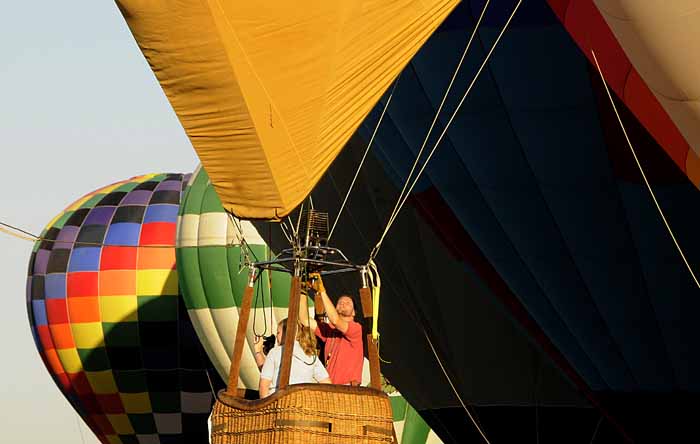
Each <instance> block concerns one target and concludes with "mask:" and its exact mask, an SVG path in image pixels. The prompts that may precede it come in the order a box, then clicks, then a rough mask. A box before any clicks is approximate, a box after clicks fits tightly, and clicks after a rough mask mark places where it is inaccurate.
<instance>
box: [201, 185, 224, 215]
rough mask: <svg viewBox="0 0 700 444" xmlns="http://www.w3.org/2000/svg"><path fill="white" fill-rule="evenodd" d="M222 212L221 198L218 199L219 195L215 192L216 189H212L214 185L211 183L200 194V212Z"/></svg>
mask: <svg viewBox="0 0 700 444" xmlns="http://www.w3.org/2000/svg"><path fill="white" fill-rule="evenodd" d="M223 212H224V206H223V205H222V204H221V199H219V195H218V194H216V190H214V187H213V186H211V185H209V186H207V187H206V188H205V190H204V195H203V196H202V209H201V214H205V213H223Z"/></svg>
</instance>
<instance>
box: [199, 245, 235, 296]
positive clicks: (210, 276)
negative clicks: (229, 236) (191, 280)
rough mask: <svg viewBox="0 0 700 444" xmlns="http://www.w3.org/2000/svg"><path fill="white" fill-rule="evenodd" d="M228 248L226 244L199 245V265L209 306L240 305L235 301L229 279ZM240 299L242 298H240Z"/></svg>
mask: <svg viewBox="0 0 700 444" xmlns="http://www.w3.org/2000/svg"><path fill="white" fill-rule="evenodd" d="M226 250H227V248H226V247H224V246H207V247H199V248H198V249H197V251H198V253H199V267H200V270H201V272H202V273H201V275H200V276H201V277H200V279H201V280H202V285H203V286H204V293H205V295H206V298H207V306H208V307H209V308H228V307H232V306H234V304H235V305H236V306H238V303H237V301H236V302H234V298H233V289H232V288H231V281H230V280H229V269H228V267H227V266H226ZM239 299H240V298H239Z"/></svg>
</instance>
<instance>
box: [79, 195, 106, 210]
mask: <svg viewBox="0 0 700 444" xmlns="http://www.w3.org/2000/svg"><path fill="white" fill-rule="evenodd" d="M105 196H106V194H104V193H100V194H95V195H94V196H92V197H91V198H90V199H88V200H86V201H85V202H83V204H82V205H81V206H80V208H93V207H94V206H95V205H97V203H98V202H99V201H101V200H102V198H103V197H105Z"/></svg>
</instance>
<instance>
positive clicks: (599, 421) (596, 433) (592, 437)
mask: <svg viewBox="0 0 700 444" xmlns="http://www.w3.org/2000/svg"><path fill="white" fill-rule="evenodd" d="M602 422H603V415H601V416H600V419H599V420H598V423H597V424H596V426H595V430H593V436H591V442H590V444H593V441H595V438H596V436H597V435H598V429H599V428H600V424H601V423H602Z"/></svg>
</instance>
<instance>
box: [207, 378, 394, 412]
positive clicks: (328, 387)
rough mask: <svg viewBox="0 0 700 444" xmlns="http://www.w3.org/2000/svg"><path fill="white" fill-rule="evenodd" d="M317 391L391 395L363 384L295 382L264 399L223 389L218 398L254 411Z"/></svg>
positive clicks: (380, 395) (236, 406)
mask: <svg viewBox="0 0 700 444" xmlns="http://www.w3.org/2000/svg"><path fill="white" fill-rule="evenodd" d="M301 390H303V391H307V392H308V391H315V392H326V393H347V394H352V395H369V396H377V397H379V398H386V399H387V400H389V396H388V395H387V394H386V393H384V392H383V391H381V390H377V389H375V388H372V387H361V386H349V385H336V384H316V383H307V384H293V385H289V386H287V387H285V388H283V389H280V390H277V391H276V392H275V393H273V394H272V395H270V396H268V397H266V398H263V399H243V398H240V397H238V396H235V395H231V394H230V393H228V392H226V390H221V391H219V393H217V396H216V398H217V400H218V401H219V402H221V403H222V404H224V405H227V406H229V407H233V408H236V409H239V410H246V411H254V410H259V409H262V408H264V407H266V406H267V405H269V404H272V403H275V402H277V400H279V399H280V398H283V397H284V396H286V395H288V394H290V393H294V392H297V391H301Z"/></svg>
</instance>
